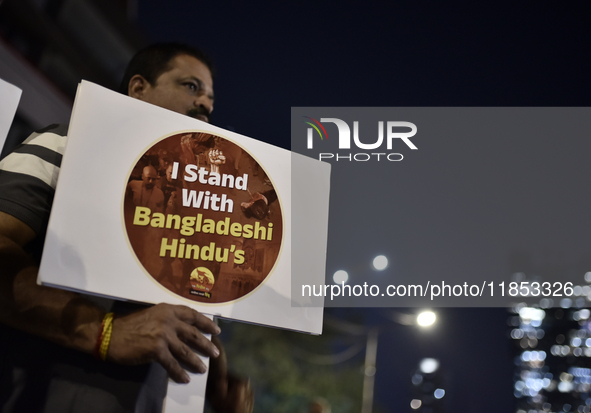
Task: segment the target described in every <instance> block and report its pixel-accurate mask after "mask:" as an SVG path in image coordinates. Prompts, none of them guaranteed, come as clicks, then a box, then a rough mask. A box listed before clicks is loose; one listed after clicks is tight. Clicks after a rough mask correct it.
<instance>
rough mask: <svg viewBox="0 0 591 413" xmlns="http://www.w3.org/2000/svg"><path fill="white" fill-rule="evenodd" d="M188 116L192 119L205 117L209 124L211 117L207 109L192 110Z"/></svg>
mask: <svg viewBox="0 0 591 413" xmlns="http://www.w3.org/2000/svg"><path fill="white" fill-rule="evenodd" d="M187 116H190V117H192V118H197V117H200V116H204V117H205V119H207V122H209V121H210V115H209V112H208V111H207V109H205V108H201V107H200V108H195V109H191V110H189V111H188V112H187Z"/></svg>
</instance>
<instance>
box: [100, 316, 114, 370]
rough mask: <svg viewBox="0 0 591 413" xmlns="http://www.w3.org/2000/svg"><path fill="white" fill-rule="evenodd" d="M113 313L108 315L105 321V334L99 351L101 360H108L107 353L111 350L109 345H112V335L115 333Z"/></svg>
mask: <svg viewBox="0 0 591 413" xmlns="http://www.w3.org/2000/svg"><path fill="white" fill-rule="evenodd" d="M113 316H114V314H113V313H107V314H106V315H105V318H104V319H103V323H104V326H103V334H102V340H101V346H100V349H99V355H100V357H101V360H103V361H105V360H107V351H108V350H109V344H110V343H111V334H112V332H113Z"/></svg>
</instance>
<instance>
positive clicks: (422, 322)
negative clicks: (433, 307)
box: [417, 311, 437, 327]
mask: <svg viewBox="0 0 591 413" xmlns="http://www.w3.org/2000/svg"><path fill="white" fill-rule="evenodd" d="M435 320H437V316H436V315H435V313H434V312H433V311H423V312H421V313H419V315H418V316H417V324H418V325H419V326H421V327H429V326H432V325H433V324H434V323H435Z"/></svg>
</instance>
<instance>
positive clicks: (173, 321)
mask: <svg viewBox="0 0 591 413" xmlns="http://www.w3.org/2000/svg"><path fill="white" fill-rule="evenodd" d="M120 91H121V92H123V93H127V94H128V95H129V96H131V97H134V98H136V99H140V100H143V101H145V102H148V103H152V104H154V105H157V106H160V107H163V108H165V109H169V110H172V111H175V112H178V113H182V114H185V115H188V116H191V117H194V118H196V119H199V120H202V121H205V122H208V121H209V116H210V114H211V112H212V110H213V100H214V96H213V78H212V72H211V65H210V64H209V62H208V60H207V58H206V57H205V56H204V55H203V54H202V53H201V52H200V51H198V50H195V49H193V48H191V47H188V46H184V45H179V44H164V45H155V46H151V47H148V48H146V49H144V50H142V51H140V52H139V53H138V54H136V56H135V57H134V58H133V59H132V61H131V62H130V64H129V66H128V69H127V71H126V74H125V77H124V79H123V82H122V89H121V90H120ZM65 132H66V130H65V128H47V129H46V130H44V131H41V132H40V133H36V134H33V135H32V136H31V137H30V138H29V139H27V140H26V141H25V143H24V145H22V146H21V147H19V148H17V149H16V150H15V151H14V152H13V153H12V154H11V155H9V156H8V157H6V158H5V159H4V160H3V161H2V162H0V257H2V258H1V259H0V262H1V264H0V283H1V286H0V321H1V322H2V324H3V325H2V326H1V327H0V331H1V332H2V333H1V334H2V343H3V344H2V348H3V351H2V353H3V356H4V358H5V360H2V364H1V365H0V367H1V370H0V373H1V377H0V380H2V386H1V387H0V406H1V408H2V409H3V410H2V411H27V412H35V411H66V410H67V411H78V410H79V409H86V410H85V411H89V410H87V409H89V408H91V407H92V411H97V412H98V411H100V412H108V411H114V412H115V411H116V412H119V411H142V412H152V411H153V412H160V411H161V410H162V398H163V396H164V392H165V389H166V383H167V374H166V373H168V375H169V376H170V377H171V378H172V379H173V380H174V381H176V382H180V383H183V382H188V381H189V376H188V375H187V373H186V372H185V371H184V369H183V367H184V368H186V369H188V370H190V371H193V372H201V373H203V372H205V371H206V367H205V365H204V364H203V363H202V361H201V360H200V359H199V357H197V356H196V355H195V353H194V352H193V350H197V351H199V352H201V353H203V354H205V355H207V356H210V357H217V356H218V355H219V350H218V348H216V346H214V345H213V344H212V343H211V342H210V341H209V340H208V339H207V338H206V337H204V336H203V333H209V334H214V335H215V334H218V333H219V328H218V327H217V326H216V325H215V323H213V322H212V321H211V320H210V319H209V318H207V317H205V316H203V315H201V314H199V313H198V312H197V311H194V310H192V309H190V308H189V307H185V306H178V305H167V304H159V305H156V306H153V307H149V308H143V309H141V310H139V311H134V312H131V313H129V311H127V313H126V311H125V310H122V311H121V312H118V313H117V314H113V313H112V312H108V313H107V312H106V311H105V310H104V309H103V307H101V306H99V305H97V304H95V302H94V300H92V301H91V300H89V299H87V298H86V297H84V296H81V295H79V294H76V293H72V292H68V291H65V290H58V289H53V288H47V287H43V286H39V285H37V283H36V279H37V270H38V264H39V258H40V256H41V251H42V248H43V239H44V236H45V232H46V229H47V223H48V219H49V212H50V210H51V204H52V200H53V194H54V191H55V186H56V182H57V176H58V174H59V168H60V163H61V158H62V154H63V151H64V148H65V144H66V140H67V138H66V136H65ZM159 191H160V190H159ZM135 309H136V308H134V310H135ZM6 326H8V327H6ZM47 340H49V341H47ZM84 353H86V354H84ZM89 355H95V356H96V359H98V360H94V359H92V358H91V357H90V356H89ZM101 359H102V360H101ZM104 360H108V361H112V362H114V363H104ZM153 362H156V363H153ZM122 365H123V366H122ZM128 366H134V367H128ZM216 377H217V380H218V381H219V382H220V383H221V385H222V387H223V386H226V388H224V389H223V390H222V392H224V393H226V394H228V395H232V394H233V395H234V396H235V397H234V398H235V399H236V398H238V399H241V398H242V399H249V398H251V397H252V396H251V395H250V393H249V392H248V391H245V390H244V389H242V390H240V391H230V389H228V388H227V386H228V383H227V381H226V382H224V377H223V373H222V377H221V378H220V377H219V374H218V375H217V376H216ZM237 385H240V384H237ZM217 399H218V406H219V407H221V408H222V409H227V408H232V409H233V407H228V406H223V403H225V402H223V401H222V402H219V397H217ZM243 401H244V400H228V401H227V403H229V404H232V403H233V404H234V405H237V406H243V405H244V404H245V403H242V402H243ZM246 404H249V405H251V402H250V401H249V402H248V403H246ZM224 411H227V410H224ZM232 411H234V410H232ZM236 411H245V410H236Z"/></svg>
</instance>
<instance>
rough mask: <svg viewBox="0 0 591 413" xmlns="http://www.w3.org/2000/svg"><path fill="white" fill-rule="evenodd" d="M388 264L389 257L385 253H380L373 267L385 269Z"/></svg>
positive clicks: (374, 260) (380, 269)
mask: <svg viewBox="0 0 591 413" xmlns="http://www.w3.org/2000/svg"><path fill="white" fill-rule="evenodd" d="M387 266H388V258H386V257H385V256H384V255H378V256H377V257H375V258H374V259H373V267H374V268H375V269H376V270H378V271H382V270H385V269H386V267H387Z"/></svg>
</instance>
